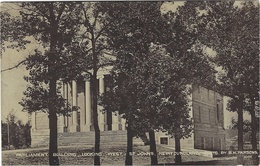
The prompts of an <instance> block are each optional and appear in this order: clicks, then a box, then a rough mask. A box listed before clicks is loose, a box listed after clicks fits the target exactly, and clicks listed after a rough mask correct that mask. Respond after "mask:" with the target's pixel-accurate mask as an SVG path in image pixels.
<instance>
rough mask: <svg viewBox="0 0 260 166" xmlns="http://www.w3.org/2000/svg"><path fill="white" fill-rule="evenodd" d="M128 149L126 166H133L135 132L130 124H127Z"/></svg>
mask: <svg viewBox="0 0 260 166" xmlns="http://www.w3.org/2000/svg"><path fill="white" fill-rule="evenodd" d="M127 125H128V126H127V149H126V158H125V165H133V157H132V154H131V153H132V152H133V132H132V129H131V124H130V123H129V122H128V124H127Z"/></svg>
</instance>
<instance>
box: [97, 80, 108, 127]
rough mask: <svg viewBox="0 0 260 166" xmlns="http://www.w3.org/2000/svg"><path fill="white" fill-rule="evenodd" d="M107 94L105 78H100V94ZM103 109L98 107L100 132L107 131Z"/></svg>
mask: <svg viewBox="0 0 260 166" xmlns="http://www.w3.org/2000/svg"><path fill="white" fill-rule="evenodd" d="M104 92H105V86H104V76H101V77H99V94H103V93H104ZM101 110H102V107H101V106H98V117H99V129H100V131H105V130H106V124H105V114H103V113H102V112H101Z"/></svg>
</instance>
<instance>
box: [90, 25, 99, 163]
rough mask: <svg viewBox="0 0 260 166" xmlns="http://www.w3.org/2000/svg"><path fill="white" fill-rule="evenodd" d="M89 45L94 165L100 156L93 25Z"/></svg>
mask: <svg viewBox="0 0 260 166" xmlns="http://www.w3.org/2000/svg"><path fill="white" fill-rule="evenodd" d="M91 45H92V58H93V61H92V62H93V75H92V77H91V81H92V88H91V90H92V95H93V104H92V108H93V123H94V130H95V156H94V165H100V156H99V155H97V154H98V153H99V152H100V129H99V126H98V109H97V105H98V88H97V85H98V83H97V71H98V57H97V53H96V43H95V35H94V30H93V27H91Z"/></svg>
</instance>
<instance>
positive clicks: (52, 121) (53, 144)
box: [49, 79, 59, 165]
mask: <svg viewBox="0 0 260 166" xmlns="http://www.w3.org/2000/svg"><path fill="white" fill-rule="evenodd" d="M55 94H56V80H54V79H52V80H50V97H53V96H55ZM49 125H50V126H49V128H50V143H49V164H50V165H59V158H58V157H57V156H53V154H54V153H58V141H57V135H58V128H57V114H56V110H55V108H54V105H53V104H51V103H50V105H49Z"/></svg>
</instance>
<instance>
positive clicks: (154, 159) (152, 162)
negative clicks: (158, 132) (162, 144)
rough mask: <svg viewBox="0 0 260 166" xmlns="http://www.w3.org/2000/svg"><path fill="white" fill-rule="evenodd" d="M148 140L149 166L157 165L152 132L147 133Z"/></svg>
mask: <svg viewBox="0 0 260 166" xmlns="http://www.w3.org/2000/svg"><path fill="white" fill-rule="evenodd" d="M149 139H150V152H151V165H158V159H157V150H156V142H155V134H154V130H150V131H149Z"/></svg>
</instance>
